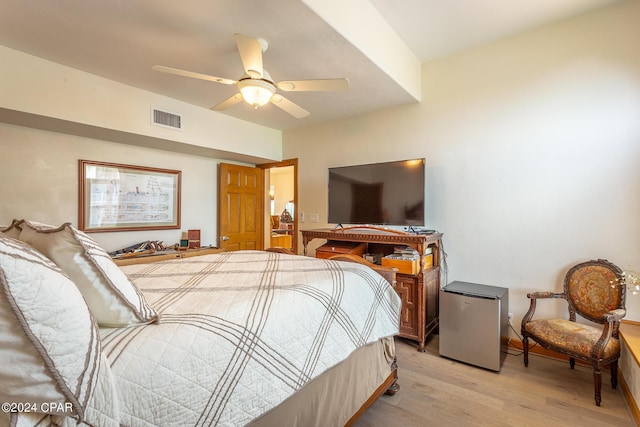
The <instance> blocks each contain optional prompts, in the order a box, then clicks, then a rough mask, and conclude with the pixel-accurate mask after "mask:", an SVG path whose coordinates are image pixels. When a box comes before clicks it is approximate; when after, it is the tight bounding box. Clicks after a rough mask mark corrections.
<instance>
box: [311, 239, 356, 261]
mask: <svg viewBox="0 0 640 427" xmlns="http://www.w3.org/2000/svg"><path fill="white" fill-rule="evenodd" d="M366 250H367V244H366V243H358V242H341V241H335V240H329V241H328V242H327V243H325V244H324V245H322V246H320V247H319V248H318V249H316V258H330V257H332V256H334V255H338V254H351V255H358V256H362V255H363V254H364V253H365V252H366Z"/></svg>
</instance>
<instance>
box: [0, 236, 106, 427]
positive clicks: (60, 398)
mask: <svg viewBox="0 0 640 427" xmlns="http://www.w3.org/2000/svg"><path fill="white" fill-rule="evenodd" d="M100 356H101V348H100V339H99V336H98V330H97V327H96V325H95V322H94V320H93V318H92V316H91V314H90V313H89V309H88V308H87V305H86V303H85V301H84V299H83V297H82V294H81V293H80V292H79V291H78V288H77V287H76V285H75V284H74V283H73V282H72V281H71V280H70V279H69V278H68V277H67V276H66V275H65V274H64V273H63V272H62V271H60V269H59V268H58V267H57V266H56V265H55V264H54V263H53V262H51V260H49V259H48V258H46V257H45V256H44V255H42V254H40V253H39V252H38V251H36V250H34V249H33V248H31V247H30V246H29V245H27V244H25V243H23V242H20V241H18V240H15V239H12V238H9V237H6V236H3V235H1V234H0V384H2V387H0V402H8V403H20V404H23V405H24V404H27V402H28V404H29V405H30V406H29V407H24V408H22V409H23V411H25V412H27V411H33V412H45V413H58V414H61V413H64V414H66V415H69V416H73V417H74V418H78V419H80V420H82V419H83V418H84V412H85V409H86V407H87V402H88V401H89V400H90V398H91V395H92V393H93V391H94V388H95V386H96V378H97V375H98V372H99V371H100V369H101V357H100ZM67 402H68V403H70V404H71V407H69V405H67V404H66V403H67ZM54 403H55V404H59V405H53V404H54ZM47 409H48V410H47Z"/></svg>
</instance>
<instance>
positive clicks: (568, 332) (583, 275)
mask: <svg viewBox="0 0 640 427" xmlns="http://www.w3.org/2000/svg"><path fill="white" fill-rule="evenodd" d="M625 294H626V286H625V285H624V279H623V276H622V270H620V268H618V267H617V266H615V265H614V264H612V263H610V262H609V261H606V260H602V259H599V260H595V261H588V262H584V263H581V264H578V265H575V266H574V267H572V268H571V269H570V270H569V271H568V272H567V274H566V276H565V278H564V292H562V293H554V292H535V293H530V294H527V298H529V299H530V300H531V304H530V306H529V311H528V312H527V314H525V316H524V318H523V319H522V347H523V349H524V365H525V366H529V339H532V340H533V341H535V342H537V343H538V344H540V345H541V346H542V347H544V348H546V349H549V350H553V351H556V352H558V353H562V354H565V355H568V356H569V364H570V366H571V369H573V368H574V366H575V363H576V359H579V360H583V361H585V362H587V363H589V364H590V365H591V366H592V367H593V382H594V390H595V401H596V405H598V406H600V401H601V400H602V398H601V395H600V389H601V384H602V374H601V371H602V368H603V367H604V366H606V365H609V366H610V369H611V386H612V387H613V388H614V389H615V388H616V386H617V384H618V358H619V357H620V341H619V340H618V328H619V326H620V319H622V318H623V317H624V316H625V314H626V311H625V305H624V304H625ZM545 298H563V299H565V300H566V301H567V303H568V308H569V320H565V319H538V320H533V315H534V312H535V310H536V304H537V302H538V300H542V299H545ZM576 313H577V314H579V315H580V316H581V317H583V318H585V319H587V320H590V321H591V322H595V323H599V324H600V325H602V326H599V327H596V326H592V325H588V324H584V323H577V322H576Z"/></svg>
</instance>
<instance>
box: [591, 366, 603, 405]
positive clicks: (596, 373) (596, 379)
mask: <svg viewBox="0 0 640 427" xmlns="http://www.w3.org/2000/svg"><path fill="white" fill-rule="evenodd" d="M593 388H594V392H595V399H596V406H600V402H601V401H602V396H601V395H600V389H601V388H602V372H601V371H600V369H599V368H598V367H596V366H594V367H593Z"/></svg>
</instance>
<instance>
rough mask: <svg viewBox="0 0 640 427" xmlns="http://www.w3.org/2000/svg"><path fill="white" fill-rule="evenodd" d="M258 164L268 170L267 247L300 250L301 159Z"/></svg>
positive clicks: (266, 203)
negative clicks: (299, 196) (299, 185)
mask: <svg viewBox="0 0 640 427" xmlns="http://www.w3.org/2000/svg"><path fill="white" fill-rule="evenodd" d="M258 166H259V167H260V168H262V169H264V187H265V197H264V200H265V209H264V211H265V219H264V224H265V230H264V242H265V244H264V246H265V248H269V247H281V248H287V249H290V250H292V251H293V252H294V253H298V159H290V160H283V161H282V162H278V163H268V164H263V165H258Z"/></svg>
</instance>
